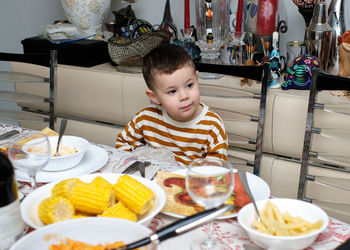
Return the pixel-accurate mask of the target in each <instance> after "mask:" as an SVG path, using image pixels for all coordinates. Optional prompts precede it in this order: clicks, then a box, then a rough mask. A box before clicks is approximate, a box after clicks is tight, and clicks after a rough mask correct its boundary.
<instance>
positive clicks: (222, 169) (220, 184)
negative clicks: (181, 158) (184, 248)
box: [186, 158, 234, 249]
mask: <svg viewBox="0 0 350 250" xmlns="http://www.w3.org/2000/svg"><path fill="white" fill-rule="evenodd" d="M233 187H234V177H233V171H232V165H231V164H230V163H229V162H228V161H224V160H220V159H209V158H205V159H196V160H194V161H193V162H192V163H191V164H190V165H189V167H188V169H187V174H186V189H187V192H188V194H189V195H190V196H191V198H192V199H193V201H195V202H196V203H197V204H199V205H201V206H203V207H205V208H206V209H211V208H214V207H218V206H220V205H221V204H223V203H224V202H225V201H226V200H227V199H228V198H229V197H230V195H231V194H232V191H233ZM212 227H213V225H212V222H210V224H209V231H208V233H207V239H206V240H204V241H194V242H192V243H191V249H219V246H218V242H217V241H216V239H215V238H213V235H212Z"/></svg>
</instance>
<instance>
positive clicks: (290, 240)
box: [238, 198, 328, 250]
mask: <svg viewBox="0 0 350 250" xmlns="http://www.w3.org/2000/svg"><path fill="white" fill-rule="evenodd" d="M268 200H269V201H271V202H272V203H274V204H275V205H276V206H277V207H278V209H279V210H280V212H281V213H284V212H285V211H288V212H289V213H290V214H291V215H292V216H300V217H301V218H303V219H305V220H308V221H309V222H312V223H314V222H316V221H318V220H322V221H323V225H322V227H321V228H319V229H318V230H315V231H313V232H311V233H309V234H305V235H300V236H272V235H268V234H264V233H260V232H258V231H257V230H255V229H253V227H252V221H253V220H254V219H255V210H254V206H253V204H252V203H249V204H248V205H246V206H245V207H243V208H242V209H241V210H240V211H239V213H238V222H239V224H240V225H241V226H242V227H243V228H244V230H245V231H246V232H247V234H248V236H249V238H250V239H251V240H252V241H253V242H254V243H255V244H256V245H257V246H259V247H262V248H264V249H284V250H287V249H293V250H294V249H304V248H306V247H308V246H310V245H311V244H312V243H313V242H314V241H315V239H316V238H317V236H318V235H319V233H321V232H322V231H323V230H324V229H326V227H327V225H328V216H327V214H326V213H325V212H324V211H323V210H322V209H321V208H319V207H317V206H315V205H313V204H311V203H308V202H305V201H301V200H296V199H279V198H276V199H266V200H261V201H257V207H258V209H260V210H261V209H263V208H264V207H265V203H266V202H267V201H268Z"/></svg>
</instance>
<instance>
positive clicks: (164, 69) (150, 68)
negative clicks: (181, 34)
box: [142, 44, 195, 90]
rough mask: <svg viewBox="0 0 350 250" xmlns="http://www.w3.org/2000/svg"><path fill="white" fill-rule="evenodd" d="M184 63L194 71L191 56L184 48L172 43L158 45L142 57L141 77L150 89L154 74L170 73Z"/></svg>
mask: <svg viewBox="0 0 350 250" xmlns="http://www.w3.org/2000/svg"><path fill="white" fill-rule="evenodd" d="M185 65H188V66H190V67H192V68H193V70H194V71H195V66H194V63H193V61H192V59H191V56H190V55H189V54H188V53H187V51H186V50H185V49H183V48H181V47H179V46H176V45H172V44H164V45H160V46H158V47H156V48H154V49H153V50H151V51H150V52H149V53H148V54H147V55H146V56H145V57H144V58H143V63H142V74H143V78H144V79H145V81H146V84H147V87H148V88H149V89H151V90H152V85H153V81H154V76H155V74H171V73H173V72H175V71H176V70H178V69H180V68H182V67H183V66H185Z"/></svg>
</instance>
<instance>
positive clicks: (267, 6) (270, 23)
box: [256, 0, 278, 36]
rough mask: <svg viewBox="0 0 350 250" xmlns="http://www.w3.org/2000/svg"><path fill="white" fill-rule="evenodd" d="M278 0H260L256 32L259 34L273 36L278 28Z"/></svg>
mask: <svg viewBox="0 0 350 250" xmlns="http://www.w3.org/2000/svg"><path fill="white" fill-rule="evenodd" d="M277 8H278V0H260V1H259V5H258V17H257V22H256V26H257V27H256V33H257V35H258V36H271V35H272V33H273V32H274V31H275V30H276V13H277Z"/></svg>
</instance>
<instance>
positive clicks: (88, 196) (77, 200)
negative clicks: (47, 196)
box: [71, 181, 115, 214]
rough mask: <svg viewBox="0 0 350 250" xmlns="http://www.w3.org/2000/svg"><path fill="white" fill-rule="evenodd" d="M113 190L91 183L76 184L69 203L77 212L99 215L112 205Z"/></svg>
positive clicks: (113, 198)
mask: <svg viewBox="0 0 350 250" xmlns="http://www.w3.org/2000/svg"><path fill="white" fill-rule="evenodd" d="M114 200H115V197H114V191H113V188H112V187H110V188H107V187H103V186H100V185H95V184H92V183H85V182H81V181H79V182H76V183H75V185H74V186H73V188H72V192H71V201H72V203H73V205H74V207H75V209H76V210H77V211H81V212H85V213H91V214H100V213H103V211H105V210H106V209H107V208H108V207H110V206H112V205H113V204H114Z"/></svg>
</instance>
